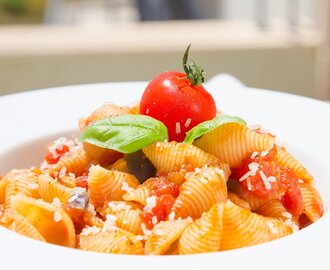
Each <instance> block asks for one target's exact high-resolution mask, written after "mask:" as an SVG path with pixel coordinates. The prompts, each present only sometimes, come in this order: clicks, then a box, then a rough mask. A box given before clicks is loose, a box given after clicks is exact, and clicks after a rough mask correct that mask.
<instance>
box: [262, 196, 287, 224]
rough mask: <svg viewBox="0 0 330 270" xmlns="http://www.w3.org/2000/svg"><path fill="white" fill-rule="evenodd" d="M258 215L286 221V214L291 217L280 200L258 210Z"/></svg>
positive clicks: (270, 202)
mask: <svg viewBox="0 0 330 270" xmlns="http://www.w3.org/2000/svg"><path fill="white" fill-rule="evenodd" d="M257 212H258V214H260V215H263V216H266V217H274V218H280V219H284V218H285V216H286V214H288V215H290V214H289V213H288V212H287V210H286V208H285V207H284V206H283V204H282V202H281V201H280V200H278V199H275V200H271V201H269V202H268V203H266V204H265V205H263V206H262V207H260V208H259V209H258V211H257Z"/></svg>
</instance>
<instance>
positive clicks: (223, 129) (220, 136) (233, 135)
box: [194, 123, 275, 168]
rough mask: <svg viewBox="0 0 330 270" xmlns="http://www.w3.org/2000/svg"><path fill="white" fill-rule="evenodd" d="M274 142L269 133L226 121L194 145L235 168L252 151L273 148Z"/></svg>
mask: <svg viewBox="0 0 330 270" xmlns="http://www.w3.org/2000/svg"><path fill="white" fill-rule="evenodd" d="M274 142H275V138H274V137H273V136H272V135H270V134H261V133H258V132H257V131H255V130H251V129H249V128H247V127H246V126H244V125H241V124H238V123H228V124H225V125H223V126H220V127H218V128H216V129H214V130H213V131H211V132H209V133H207V134H205V135H203V136H202V137H201V138H200V139H198V140H196V141H195V142H194V145H195V146H197V147H199V148H200V149H202V150H204V151H205V152H207V153H210V154H212V155H214V156H216V157H217V158H219V159H220V161H221V162H225V163H228V164H229V165H230V167H231V168H236V167H239V166H240V164H241V162H242V160H243V159H244V158H246V157H248V156H249V155H250V154H251V153H252V152H254V151H257V152H261V151H264V150H268V149H271V148H273V145H274Z"/></svg>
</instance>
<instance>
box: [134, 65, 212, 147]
mask: <svg viewBox="0 0 330 270" xmlns="http://www.w3.org/2000/svg"><path fill="white" fill-rule="evenodd" d="M140 113H141V114H143V115H148V116H151V117H153V118H156V119H157V120H159V121H162V122H163V123H164V124H165V126H166V127H167V129H168V133H169V141H173V140H175V141H178V142H181V141H183V140H184V138H185V136H186V132H188V131H189V130H190V129H191V128H193V127H194V126H196V125H198V124H199V123H201V122H204V121H207V120H210V119H213V118H214V117H215V116H216V105H215V102H214V100H213V97H212V96H211V95H210V94H209V93H208V92H207V91H206V90H205V88H204V87H203V86H202V85H199V86H193V85H191V83H190V81H189V80H188V78H187V76H186V74H184V73H182V72H177V71H168V72H164V73H161V74H160V75H158V76H157V77H155V78H154V79H153V80H151V81H150V83H149V84H148V86H147V88H146V89H145V91H144V93H143V96H142V99H141V103H140ZM188 119H191V121H189V120H188ZM187 120H188V122H187ZM189 122H190V123H189ZM177 123H180V132H179V133H178V130H177V127H176V125H177ZM188 123H189V125H188Z"/></svg>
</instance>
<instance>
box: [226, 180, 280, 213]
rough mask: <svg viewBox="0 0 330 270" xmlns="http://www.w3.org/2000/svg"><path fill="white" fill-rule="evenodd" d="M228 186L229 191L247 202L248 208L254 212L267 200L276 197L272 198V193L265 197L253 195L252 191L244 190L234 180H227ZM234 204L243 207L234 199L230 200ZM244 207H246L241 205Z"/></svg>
mask: <svg viewBox="0 0 330 270" xmlns="http://www.w3.org/2000/svg"><path fill="white" fill-rule="evenodd" d="M228 187H229V190H230V191H231V192H233V193H234V194H235V195H236V196H237V197H238V198H240V199H242V200H244V201H245V202H247V203H248V205H249V208H250V210H251V211H253V212H256V211H257V210H258V209H259V208H260V207H262V206H264V205H265V204H266V203H268V202H269V201H271V200H273V199H276V198H277V197H275V198H274V195H270V196H265V197H258V196H256V195H254V194H253V193H252V192H249V191H246V190H244V189H243V188H242V186H241V185H240V184H239V183H238V181H236V180H232V179H229V181H228ZM232 201H233V202H234V203H235V204H237V205H238V206H241V207H243V206H242V205H239V204H238V203H237V202H236V201H235V199H234V200H232ZM243 208H246V207H243Z"/></svg>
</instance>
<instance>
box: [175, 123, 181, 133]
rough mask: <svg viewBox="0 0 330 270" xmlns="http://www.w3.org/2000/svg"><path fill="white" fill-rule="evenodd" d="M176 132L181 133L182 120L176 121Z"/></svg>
mask: <svg viewBox="0 0 330 270" xmlns="http://www.w3.org/2000/svg"><path fill="white" fill-rule="evenodd" d="M175 133H176V134H180V133H181V126H180V122H176V123H175Z"/></svg>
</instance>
